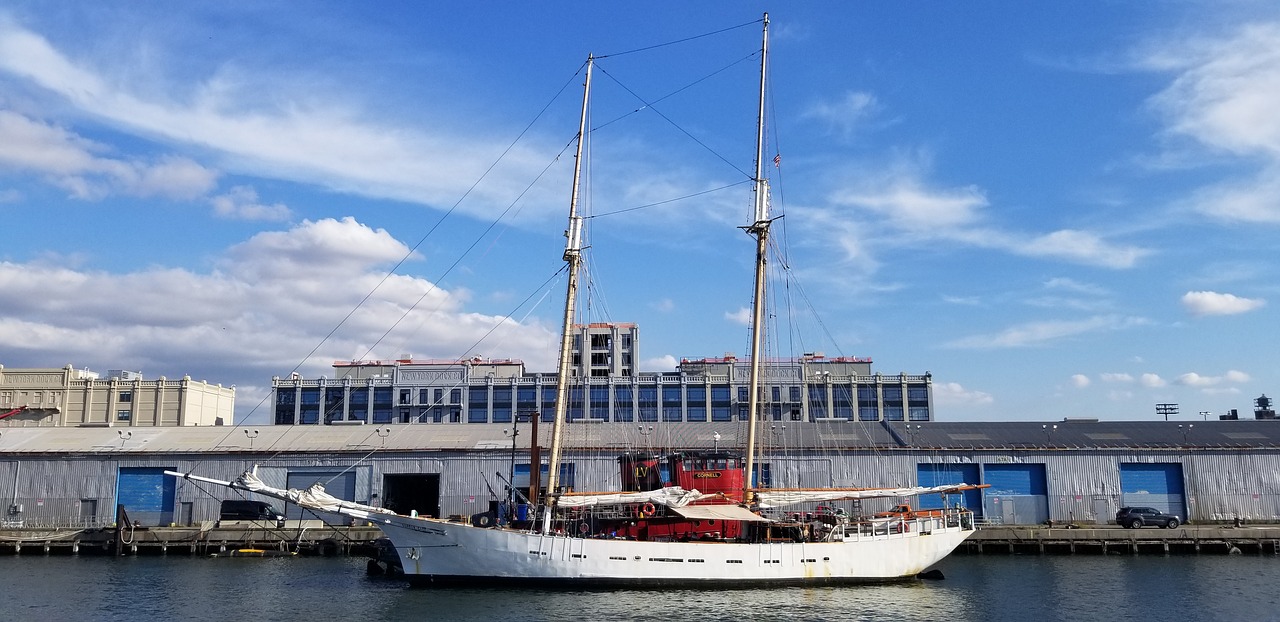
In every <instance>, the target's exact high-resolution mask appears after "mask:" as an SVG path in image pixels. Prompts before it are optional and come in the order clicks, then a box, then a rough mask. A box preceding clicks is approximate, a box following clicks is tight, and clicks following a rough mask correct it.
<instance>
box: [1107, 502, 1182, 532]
mask: <svg viewBox="0 0 1280 622" xmlns="http://www.w3.org/2000/svg"><path fill="white" fill-rule="evenodd" d="M1116 523H1117V524H1119V525H1120V526H1121V527H1128V528H1130V529H1138V528H1139V527H1147V526H1153V527H1164V528H1166V529H1173V528H1175V527H1177V526H1178V525H1180V524H1182V522H1181V521H1180V520H1178V517H1177V516H1174V515H1172V514H1165V513H1164V512H1161V511H1160V510H1157V509H1155V508H1140V507H1131V508H1120V511H1119V512H1116Z"/></svg>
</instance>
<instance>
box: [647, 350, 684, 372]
mask: <svg viewBox="0 0 1280 622" xmlns="http://www.w3.org/2000/svg"><path fill="white" fill-rule="evenodd" d="M676 364H677V361H676V357H674V356H671V355H670V354H665V355H663V356H659V357H657V358H652V359H645V360H644V361H643V362H642V363H641V365H642V367H643V368H644V369H646V370H654V371H675V369H676Z"/></svg>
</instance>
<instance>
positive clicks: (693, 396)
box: [685, 385, 707, 406]
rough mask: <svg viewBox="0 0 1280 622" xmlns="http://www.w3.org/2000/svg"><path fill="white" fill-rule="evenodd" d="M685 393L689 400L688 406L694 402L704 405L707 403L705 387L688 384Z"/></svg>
mask: <svg viewBox="0 0 1280 622" xmlns="http://www.w3.org/2000/svg"><path fill="white" fill-rule="evenodd" d="M685 395H686V396H687V398H688V400H689V405H690V406H692V405H694V404H698V405H706V403H707V388H706V387H704V386H701V385H689V386H688V388H686V389H685Z"/></svg>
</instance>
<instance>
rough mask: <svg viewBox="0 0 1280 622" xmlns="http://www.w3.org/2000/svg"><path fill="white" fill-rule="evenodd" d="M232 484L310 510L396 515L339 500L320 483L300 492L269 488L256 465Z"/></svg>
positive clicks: (380, 509) (388, 511)
mask: <svg viewBox="0 0 1280 622" xmlns="http://www.w3.org/2000/svg"><path fill="white" fill-rule="evenodd" d="M232 483H233V484H235V486H234V487H235V488H241V489H243V490H249V491H253V492H257V493H261V494H264V495H267V496H270V497H275V498H277V499H282V500H285V501H289V502H291V503H295V504H297V505H298V506H300V507H304V508H307V509H309V510H317V511H321V512H333V513H341V510H358V511H362V512H369V513H374V514H395V512H392V511H391V510H388V509H386V508H378V507H373V506H371V505H364V504H362V503H356V502H354V501H345V500H343V499H339V498H337V497H335V496H333V495H331V494H329V493H327V492H325V491H324V486H322V485H320V483H319V482H316V483H314V484H312V485H311V486H309V487H307V489H306V490H298V489H297V488H289V489H288V490H285V489H282V488H274V487H272V486H268V485H267V484H266V483H265V482H263V481H262V480H261V479H260V478H258V467H257V465H254V467H253V469H252V470H249V471H245V472H244V473H241V474H240V477H238V478H236V481H235V482H232Z"/></svg>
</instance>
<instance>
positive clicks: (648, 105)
mask: <svg viewBox="0 0 1280 622" xmlns="http://www.w3.org/2000/svg"><path fill="white" fill-rule="evenodd" d="M600 72H601V73H603V74H604V75H606V76H609V79H611V80H613V81H614V83H616V84H617V85H618V86H619V87H622V89H623V90H624V91H626V92H628V93H630V94H631V96H632V97H635V98H636V99H638V100H640V102H641V103H643V104H644V106H643V107H641V108H638V109H636V111H633V113H634V112H638V111H639V110H644V109H648V110H652V111H653V113H654V114H656V115H658V116H659V117H661V118H662V120H663V121H666V122H667V123H669V124H671V127H674V128H675V129H676V130H678V131H679V132H680V133H681V134H684V135H685V136H687V137H689V140H692V141H693V142H694V143H696V144H697V145H698V146H700V147H702V148H703V149H706V150H707V152H708V153H710V154H711V155H713V156H715V157H716V158H718V159H719V160H720V161H721V162H724V163H725V164H728V165H729V167H730V168H732V169H733V170H735V171H738V172H739V173H742V175H744V176H745V177H746V178H747V179H753V178H754V177H753V176H752V174H751V173H748V172H747V171H744V170H742V168H740V167H739V166H738V165H737V164H734V163H733V162H731V161H730V160H729V159H728V158H726V157H725V156H723V155H721V154H720V152H718V151H716V150H715V149H712V148H711V147H710V146H708V145H707V144H706V143H704V142H702V141H701V140H698V137H697V136H694V135H693V134H692V133H690V132H689V130H686V129H684V127H683V126H681V125H680V124H679V123H676V122H675V121H673V120H672V119H671V117H668V116H667V115H666V114H663V112H662V111H661V110H658V108H657V107H655V106H654V105H653V103H654V102H649V101H646V100H645V99H644V98H643V97H641V96H640V95H639V94H638V93H636V92H635V91H633V90H631V87H628V86H627V85H625V84H623V83H622V81H620V80H618V79H617V78H615V77H613V75H612V74H610V73H609V72H608V71H605V69H604V68H603V67H600Z"/></svg>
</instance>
